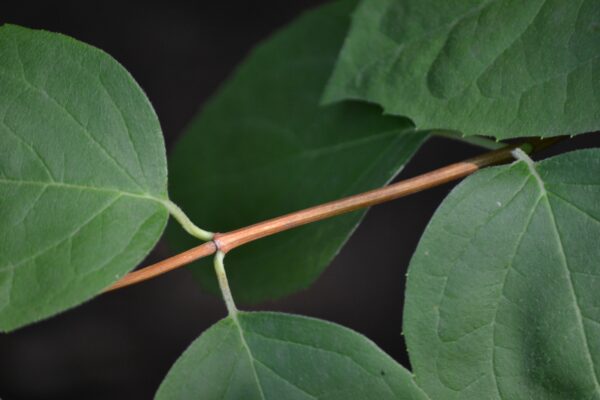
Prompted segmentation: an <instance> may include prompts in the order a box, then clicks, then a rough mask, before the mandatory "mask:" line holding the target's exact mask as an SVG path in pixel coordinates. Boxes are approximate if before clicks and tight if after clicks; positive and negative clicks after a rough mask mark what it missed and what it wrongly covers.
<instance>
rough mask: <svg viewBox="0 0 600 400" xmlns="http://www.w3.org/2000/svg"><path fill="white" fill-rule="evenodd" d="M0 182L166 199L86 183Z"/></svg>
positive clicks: (160, 200)
mask: <svg viewBox="0 0 600 400" xmlns="http://www.w3.org/2000/svg"><path fill="white" fill-rule="evenodd" d="M0 184H8V185H29V186H42V187H56V188H61V189H69V190H84V191H91V192H101V193H107V194H118V195H121V196H129V197H135V198H139V199H144V200H152V201H156V202H158V203H161V204H164V202H165V201H166V199H161V198H158V197H156V196H153V195H151V194H150V193H134V192H128V191H124V190H120V189H117V188H106V187H98V186H86V185H79V184H73V183H66V182H57V181H54V182H49V181H29V180H11V179H1V178H0Z"/></svg>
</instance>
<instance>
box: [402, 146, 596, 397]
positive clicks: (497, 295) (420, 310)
mask: <svg viewBox="0 0 600 400" xmlns="http://www.w3.org/2000/svg"><path fill="white" fill-rule="evenodd" d="M598 171H600V150H598V149H593V150H582V151H575V152H571V153H567V154H563V155H560V156H557V157H554V158H550V159H547V160H544V161H541V162H539V163H535V164H533V163H531V162H530V161H529V160H526V161H525V162H524V161H519V162H516V163H514V164H512V165H509V166H502V167H496V168H489V169H486V170H484V171H481V172H479V173H477V174H475V175H473V176H472V177H470V178H468V179H466V180H465V181H464V182H463V183H461V184H460V185H459V186H458V187H457V188H456V189H454V190H453V191H452V193H451V194H450V195H449V196H448V198H447V199H446V200H445V201H444V202H443V204H442V205H441V206H440V208H439V209H438V211H437V212H436V213H435V215H434V217H433V219H432V220H431V223H430V224H429V226H428V227H427V229H426V231H425V233H424V235H423V237H422V239H421V242H420V243H419V245H418V248H417V250H416V253H415V255H414V257H413V259H412V261H411V264H410V267H409V277H408V283H407V294H406V306H405V310H404V329H405V335H406V340H407V344H408V348H409V350H410V356H411V364H412V365H413V368H414V372H415V375H416V381H417V383H418V384H419V386H420V387H421V388H423V389H424V390H425V391H426V392H427V393H428V394H429V395H430V397H431V398H434V399H461V400H468V399H477V400H479V399H510V400H519V399H549V400H550V399H556V400H558V399H572V400H577V399H599V398H600V385H599V383H598V382H599V380H600V312H599V311H600V297H599V296H598V293H600V246H598V244H599V242H598V239H599V238H600V175H599V174H598Z"/></svg>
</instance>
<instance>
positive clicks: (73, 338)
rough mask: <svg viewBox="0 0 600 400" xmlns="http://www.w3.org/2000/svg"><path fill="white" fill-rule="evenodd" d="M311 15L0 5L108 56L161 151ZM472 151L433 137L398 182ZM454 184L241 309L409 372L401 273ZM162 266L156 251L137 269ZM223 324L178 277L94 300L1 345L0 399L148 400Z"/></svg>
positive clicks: (386, 214) (360, 233)
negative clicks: (294, 23)
mask: <svg viewBox="0 0 600 400" xmlns="http://www.w3.org/2000/svg"><path fill="white" fill-rule="evenodd" d="M319 3H320V2H319V1H308V0H295V1H293V2H292V1H261V2H242V1H238V2H185V1H174V0H170V1H163V2H148V1H143V2H141V1H122V0H121V1H115V0H105V1H102V2H82V1H52V2H30V1H10V2H3V4H2V6H1V7H0V14H1V15H0V23H14V24H19V25H24V26H27V27H32V28H43V29H46V30H50V31H56V32H62V33H65V34H67V35H70V36H73V37H75V38H77V39H79V40H81V41H84V42H87V43H89V44H92V45H94V46H96V47H99V48H101V49H103V50H105V51H106V52H108V53H109V54H111V55H112V56H113V57H115V58H116V59H117V60H118V61H119V62H121V63H122V64H123V65H124V66H125V68H127V69H128V70H129V71H130V72H131V73H132V74H133V76H134V77H135V78H136V80H137V81H138V82H139V83H140V85H141V86H142V87H143V88H144V90H145V91H146V93H147V94H148V97H149V98H150V100H151V101H152V103H153V104H154V107H155V108H156V111H157V113H158V116H159V118H160V120H161V124H162V127H163V131H164V134H165V137H166V142H167V148H171V147H172V146H173V144H174V142H175V141H176V140H177V138H178V136H179V135H180V134H181V132H182V131H183V130H184V128H185V126H186V124H187V123H188V122H189V121H190V120H191V118H192V116H193V115H194V114H195V113H196V112H197V111H198V110H199V109H201V107H202V105H203V104H204V103H205V102H206V100H207V99H208V98H209V97H210V96H211V95H212V94H213V93H214V92H215V91H216V90H217V89H218V87H219V85H220V84H221V83H222V82H223V81H224V80H225V79H226V78H227V77H228V76H229V74H230V73H231V72H232V71H233V68H234V67H235V66H236V64H238V63H239V62H240V61H242V60H243V58H244V56H245V55H246V54H247V53H248V51H249V50H250V49H251V48H252V47H253V46H254V45H255V44H256V43H257V42H259V41H261V40H262V39H265V38H266V37H268V36H269V35H270V34H271V33H272V32H274V31H275V30H277V29H279V28H280V27H282V26H284V25H285V24H286V23H287V22H289V21H291V20H292V19H293V18H294V17H295V16H297V15H298V14H300V13H301V12H302V11H303V10H305V9H308V8H310V7H314V6H315V5H317V4H319ZM1 95H2V94H1V93H0V96H1ZM596 136H598V135H596ZM589 146H600V140H598V139H596V138H594V137H590V136H589V135H588V136H582V137H578V138H576V139H575V140H574V141H572V142H570V143H569V144H562V145H559V146H558V147H557V148H555V149H553V150H552V152H553V153H554V152H559V151H565V150H567V149H570V148H577V147H589ZM482 151H483V150H481V149H478V148H475V147H472V146H469V145H467V144H462V143H458V142H454V141H451V140H448V139H441V138H434V139H432V140H430V141H429V142H428V143H427V144H426V145H425V146H424V147H423V148H422V149H421V150H420V151H419V152H418V153H417V156H416V157H415V159H414V160H413V161H411V163H410V164H409V165H408V166H407V168H406V169H405V170H404V171H403V172H402V173H401V175H400V176H399V179H402V178H406V177H411V176H414V175H416V174H419V173H422V172H426V171H428V170H431V169H434V168H437V167H440V166H443V165H446V164H448V163H451V162H455V161H459V160H461V159H464V158H466V157H470V156H473V155H475V154H478V153H480V152H482ZM547 154H548V153H546V154H542V155H540V157H543V156H545V155H547ZM452 186H453V184H449V185H445V186H443V187H439V188H436V189H433V190H429V191H427V192H424V193H419V194H417V195H414V196H411V197H408V198H405V199H400V200H397V201H395V202H392V203H388V204H384V205H381V206H377V207H375V208H374V209H372V210H371V211H369V213H368V214H367V217H366V219H365V220H364V222H363V223H362V224H361V225H360V227H359V229H358V230H357V231H356V233H355V234H354V235H353V237H352V238H351V239H350V241H349V242H348V244H347V245H346V247H345V248H344V249H343V250H342V251H341V253H340V254H339V255H338V257H337V258H336V259H335V261H334V262H333V264H332V265H331V266H330V267H329V268H328V269H327V270H326V271H325V273H324V274H323V275H322V276H321V278H320V279H319V280H318V281H317V282H316V283H315V284H314V285H312V287H310V288H309V289H307V290H305V291H303V292H301V293H297V294H295V295H293V296H290V297H288V298H285V299H283V300H280V301H276V302H271V303H267V304H262V305H260V306H258V307H253V309H268V310H278V311H285V312H293V313H298V314H303V315H309V316H314V317H318V318H323V319H327V320H330V321H334V322H337V323H339V324H342V325H345V326H347V327H350V328H352V329H354V330H356V331H358V332H360V333H362V334H364V335H366V336H367V337H369V338H370V339H372V340H373V341H374V342H375V343H377V344H378V345H379V346H380V347H381V348H382V349H383V350H384V351H386V352H387V353H389V354H390V355H391V356H392V357H394V358H395V359H396V360H398V361H399V362H400V363H402V364H403V365H405V366H407V367H409V363H408V359H407V355H406V351H405V345H404V340H403V337H402V336H401V331H402V326H401V325H402V305H403V304H402V303H403V297H404V277H405V273H406V268H407V266H408V263H409V261H410V257H411V255H412V253H413V251H414V249H415V247H416V245H417V242H418V239H419V237H420V235H421V233H422V232H423V230H424V228H425V226H426V224H427V222H428V220H429V218H430V217H431V215H432V214H433V212H434V211H435V209H436V207H437V205H438V204H439V203H440V201H441V200H442V199H443V198H444V196H445V195H446V194H447V193H448V191H449V190H451V188H452ZM171 254H172V253H171V252H170V251H169V249H168V248H167V246H166V245H165V244H164V243H163V242H161V243H159V245H158V246H157V248H156V249H155V250H154V251H153V252H152V254H151V255H150V256H149V257H148V259H147V260H146V261H145V262H144V264H149V263H152V262H155V261H158V260H160V259H163V258H165V257H167V256H169V255H171ZM225 315H226V311H225V307H224V305H223V304H222V302H221V300H220V299H219V298H217V297H215V296H212V295H209V294H207V293H204V292H202V291H201V290H200V288H199V287H198V286H197V285H196V284H195V283H194V281H193V280H192V278H191V274H190V273H189V271H186V270H185V269H180V270H177V271H174V272H171V273H169V274H166V275H163V276H160V277H158V278H156V279H154V280H151V281H149V282H145V283H142V284H139V285H136V286H133V287H130V288H127V289H124V290H121V291H118V292H114V293H110V294H106V295H102V296H99V297H98V298H96V299H95V300H93V301H91V302H88V303H86V304H84V305H82V306H80V307H78V308H76V309H74V310H71V311H68V312H66V313H64V314H62V315H60V316H58V317H55V318H52V319H50V320H47V321H43V322H41V323H38V324H35V325H33V326H29V327H26V328H23V329H20V330H18V331H16V332H14V333H11V334H0V398H1V399H3V400H16V399H27V400H29V399H62V400H67V399H114V400H118V399H129V400H135V399H151V398H152V396H153V394H154V393H155V391H156V389H157V388H158V386H159V384H160V382H161V380H162V379H163V377H164V376H165V374H166V373H167V371H168V370H169V368H170V367H171V365H172V364H173V363H174V362H175V360H176V359H177V358H178V357H179V355H180V354H181V353H182V352H183V351H184V350H185V349H186V347H187V346H188V345H189V344H190V343H191V342H192V341H193V340H194V339H195V338H196V337H197V336H198V335H200V334H201V333H202V332H203V331H204V330H205V329H207V328H208V327H209V326H211V325H212V324H213V323H215V322H216V321H218V320H219V319H220V318H222V317H224V316H225Z"/></svg>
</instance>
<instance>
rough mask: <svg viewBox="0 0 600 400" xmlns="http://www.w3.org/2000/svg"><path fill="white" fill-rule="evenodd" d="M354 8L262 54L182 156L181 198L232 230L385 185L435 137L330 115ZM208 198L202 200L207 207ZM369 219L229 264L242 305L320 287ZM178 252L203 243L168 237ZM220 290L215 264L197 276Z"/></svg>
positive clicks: (178, 161)
mask: <svg viewBox="0 0 600 400" xmlns="http://www.w3.org/2000/svg"><path fill="white" fill-rule="evenodd" d="M353 4H354V2H353V1H344V2H340V3H334V4H329V5H326V6H324V7H321V8H319V9H317V10H314V11H312V12H309V13H307V14H305V15H304V16H302V17H301V18H299V19H298V20H297V21H296V22H294V23H292V24H291V25H290V26H289V27H287V28H286V29H284V30H283V31H281V32H279V33H278V34H276V35H275V36H274V37H273V38H272V39H270V40H268V41H267V42H266V43H264V44H262V45H260V46H259V47H258V48H257V49H256V50H254V51H253V53H252V54H251V55H250V57H249V58H248V59H247V60H246V61H245V62H244V64H243V65H242V66H241V67H240V68H239V69H238V71H237V72H236V73H235V75H234V76H233V77H232V79H231V80H230V81H229V82H227V83H226V84H225V86H224V87H223V88H222V90H221V91H220V93H219V94H218V95H217V96H216V97H215V99H214V100H212V101H211V102H210V103H209V104H208V105H207V106H206V107H205V109H204V111H203V112H202V113H201V114H200V116H199V117H198V118H197V119H196V120H195V121H194V122H193V123H192V125H191V126H190V128H189V129H188V131H187V132H186V134H185V136H184V137H183V139H182V140H181V141H180V142H179V143H178V145H177V147H176V148H175V151H174V152H173V153H172V157H171V158H170V174H171V181H172V182H173V184H172V191H171V194H172V196H173V198H174V199H175V200H176V201H177V202H178V203H180V204H182V205H183V206H184V208H185V209H186V211H187V212H188V213H189V215H190V216H191V217H192V219H193V220H201V221H203V223H205V224H206V225H207V226H208V227H210V228H212V229H214V230H219V231H220V232H224V231H228V230H231V229H235V228H239V227H242V226H245V225H248V224H252V223H255V222H258V221H261V220H264V219H267V218H270V217H275V216H279V215H282V214H284V213H287V212H291V211H295V210H298V209H301V208H304V207H307V206H312V205H316V204H319V203H322V202H325V201H329V200H333V199H336V198H339V197H342V196H345V195H350V194H354V193H357V192H361V191H363V190H367V189H371V188H375V187H378V186H381V185H383V184H385V183H386V182H387V181H388V180H389V179H391V178H392V177H393V176H394V175H395V174H396V173H397V172H398V171H399V169H401V167H402V166H403V165H404V164H405V163H406V162H407V161H408V159H409V158H410V157H411V156H412V154H413V153H414V152H415V151H416V149H417V148H418V147H419V145H420V144H421V143H422V141H423V140H424V137H425V135H424V134H422V133H416V132H414V130H413V128H412V126H411V125H410V123H409V122H408V121H407V120H404V119H398V118H391V117H387V118H386V117H382V116H381V115H380V114H381V112H380V110H379V109H378V108H376V107H373V106H368V105H366V104H342V105H336V106H331V107H319V98H320V95H321V92H322V90H323V87H324V85H325V82H326V80H327V78H328V76H329V74H330V71H331V69H332V67H333V64H334V62H335V58H336V55H337V53H338V51H339V49H340V47H341V43H342V41H343V38H344V35H345V33H346V29H347V26H348V24H349V21H348V20H349V18H348V13H349V12H350V10H351V9H352V8H353ZM199 198H202V201H198V199H199ZM361 216H362V213H360V212H359V213H354V214H351V215H346V216H343V217H338V218H335V219H332V220H328V221H325V222H320V223H316V224H312V225H310V226H306V227H303V228H299V229H296V230H293V231H289V232H285V233H283V234H279V235H276V236H274V237H271V238H267V239H263V240H260V241H258V242H255V243H252V244H249V245H247V246H244V247H243V248H240V249H237V250H235V251H233V252H232V253H231V254H230V255H229V256H228V260H229V265H230V267H229V268H228V275H229V279H230V283H231V286H232V288H233V292H234V294H235V297H236V299H237V300H239V301H242V302H248V301H258V300H262V299H265V298H273V297H277V296H282V295H285V294H288V293H291V292H293V291H295V290H298V289H300V288H304V287H306V286H307V285H308V284H310V283H311V282H312V281H313V280H314V279H316V277H317V276H318V275H319V274H320V272H321V271H322V270H323V269H324V268H325V267H326V266H327V265H328V264H329V262H330V261H331V259H332V258H333V257H334V256H335V254H336V253H337V252H338V251H339V249H340V247H341V246H342V245H343V244H344V242H345V241H346V239H347V238H348V236H349V235H350V233H351V232H352V230H353V229H354V228H355V226H356V225H357V223H358V222H359V220H360V218H361ZM168 234H170V239H171V240H172V243H174V244H176V246H177V248H178V249H181V250H183V249H186V248H189V247H191V246H193V245H194V244H195V241H194V240H193V239H192V238H190V237H189V236H188V235H185V234H183V232H182V231H181V230H178V229H173V230H170V231H169V232H168ZM194 271H195V273H196V275H197V276H198V277H199V278H200V279H201V281H202V282H203V283H204V285H205V286H209V287H212V288H213V289H214V288H216V283H215V280H214V274H213V272H212V268H211V267H209V265H208V263H201V264H199V265H198V267H197V268H195V269H194Z"/></svg>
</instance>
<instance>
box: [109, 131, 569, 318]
mask: <svg viewBox="0 0 600 400" xmlns="http://www.w3.org/2000/svg"><path fill="white" fill-rule="evenodd" d="M563 139H564V138H563V137H556V138H550V139H543V140H539V139H535V140H532V141H529V142H526V143H523V144H521V145H520V146H519V145H513V146H506V147H504V148H502V149H500V150H495V151H491V152H489V153H485V154H483V155H480V156H478V157H474V158H471V159H469V160H466V161H462V162H459V163H456V164H451V165H448V166H446V167H443V168H440V169H437V170H434V171H431V172H428V173H425V174H423V175H419V176H417V177H414V178H411V179H407V180H404V181H401V182H398V183H395V184H392V185H389V186H386V187H383V188H380V189H375V190H371V191H368V192H365V193H361V194H357V195H354V196H350V197H346V198H343V199H340V200H336V201H332V202H329V203H325V204H321V205H318V206H315V207H311V208H307V209H305V210H301V211H297V212H293V213H291V214H287V215H284V216H281V217H277V218H273V219H270V220H267V221H263V222H259V223H257V224H254V225H250V226H247V227H245V228H241V229H238V230H235V231H232V232H228V233H223V234H215V235H214V239H213V241H212V242H207V243H204V244H203V245H200V246H197V247H194V248H192V249H190V250H187V251H185V252H183V253H181V254H178V255H176V256H173V257H171V258H168V259H166V260H163V261H161V262H159V263H157V264H154V265H150V266H148V267H146V268H143V269H140V270H138V271H134V272H132V273H130V274H127V275H126V276H124V277H123V278H122V279H121V280H119V281H118V282H116V283H115V284H114V285H112V286H111V287H109V288H108V289H107V290H106V291H111V290H115V289H118V288H122V287H125V286H129V285H132V284H134V283H138V282H141V281H144V280H147V279H150V278H153V277H155V276H158V275H161V274H163V273H165V272H167V271H171V270H173V269H175V268H179V267H181V266H183V265H186V264H189V263H191V262H192V261H195V260H198V259H200V258H202V257H206V256H208V255H211V254H214V253H215V252H217V250H219V252H221V253H222V254H223V255H224V254H225V253H227V252H228V251H230V250H232V249H234V248H236V247H238V246H241V245H243V244H245V243H248V242H252V241H254V240H257V239H260V238H263V237H265V236H269V235H273V234H275V233H278V232H283V231H286V230H288V229H292V228H295V227H297V226H300V225H305V224H309V223H311V222H315V221H320V220H323V219H326V218H330V217H333V216H336V215H340V214H344V213H348V212H351V211H355V210H358V209H360V208H365V207H369V206H373V205H376V204H381V203H385V202H387V201H390V200H394V199H397V198H400V197H404V196H407V195H410V194H413V193H417V192H420V191H423V190H426V189H430V188H432V187H435V186H439V185H442V184H444V183H447V182H450V181H453V180H456V179H459V178H463V177H465V176H467V175H470V174H472V173H473V172H475V171H477V170H479V169H481V168H483V167H486V166H489V165H494V164H499V163H502V162H507V161H511V160H513V154H512V151H513V150H514V149H515V148H517V147H520V148H521V149H522V150H523V151H525V152H528V153H529V152H534V151H539V150H541V149H543V148H546V147H548V146H551V145H553V144H555V143H557V142H558V141H561V140H563ZM216 261H217V260H215V262H216ZM221 261H222V259H221ZM215 268H216V267H215ZM234 307H235V306H234Z"/></svg>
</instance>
